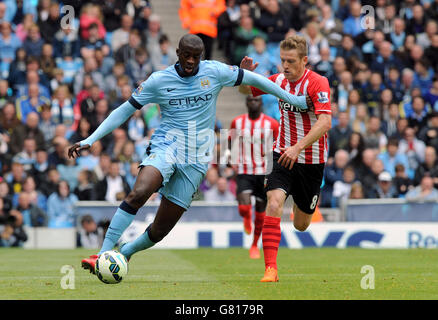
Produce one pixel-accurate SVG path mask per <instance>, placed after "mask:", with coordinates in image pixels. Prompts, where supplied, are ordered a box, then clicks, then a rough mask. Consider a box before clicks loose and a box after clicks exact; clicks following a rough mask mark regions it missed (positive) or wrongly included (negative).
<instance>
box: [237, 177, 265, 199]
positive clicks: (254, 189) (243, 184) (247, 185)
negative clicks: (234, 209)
mask: <svg viewBox="0 0 438 320" xmlns="http://www.w3.org/2000/svg"><path fill="white" fill-rule="evenodd" d="M236 183H237V194H239V193H242V192H248V193H251V194H252V195H254V196H255V197H256V198H259V199H261V200H264V201H266V191H265V176H264V175H252V174H238V175H237V176H236Z"/></svg>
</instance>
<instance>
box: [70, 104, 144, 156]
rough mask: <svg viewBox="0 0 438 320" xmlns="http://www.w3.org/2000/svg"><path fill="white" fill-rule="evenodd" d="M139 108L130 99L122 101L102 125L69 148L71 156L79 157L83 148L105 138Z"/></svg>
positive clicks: (87, 147)
mask: <svg viewBox="0 0 438 320" xmlns="http://www.w3.org/2000/svg"><path fill="white" fill-rule="evenodd" d="M135 111H137V109H136V108H135V107H134V106H133V105H132V104H130V103H129V102H128V101H126V102H124V103H122V104H121V105H120V106H119V107H118V108H116V109H115V110H114V111H113V112H111V113H110V115H109V116H108V117H107V118H106V119H105V120H104V121H103V122H102V123H101V124H100V126H99V127H98V128H97V129H96V130H95V131H94V132H93V133H92V134H91V135H90V136H89V137H88V138H87V139H85V140H82V141H80V142H78V143H75V144H74V145H73V146H71V147H70V149H69V150H68V156H69V158H75V157H78V156H79V155H80V154H79V152H80V151H81V150H85V149H89V148H90V147H91V146H92V145H93V143H94V142H96V141H97V140H99V139H101V138H103V137H104V136H106V135H107V134H108V133H110V132H112V131H113V130H114V129H116V128H118V127H119V126H120V125H121V124H122V123H124V122H125V121H126V120H128V119H129V117H131V116H132V115H133V114H134V112H135Z"/></svg>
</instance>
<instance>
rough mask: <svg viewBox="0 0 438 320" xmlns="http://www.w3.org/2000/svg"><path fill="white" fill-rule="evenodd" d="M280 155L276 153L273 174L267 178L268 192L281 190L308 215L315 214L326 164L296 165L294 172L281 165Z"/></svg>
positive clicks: (293, 168)
mask: <svg viewBox="0 0 438 320" xmlns="http://www.w3.org/2000/svg"><path fill="white" fill-rule="evenodd" d="M279 158H280V154H279V153H277V152H274V157H273V161H274V163H273V166H272V172H271V173H270V174H269V175H268V176H267V178H268V181H267V183H266V192H267V191H270V190H275V189H281V190H283V191H284V192H285V193H286V197H288V196H289V195H291V196H292V197H293V198H294V202H295V204H296V205H297V206H298V208H299V209H300V210H301V211H303V212H305V213H308V214H313V212H315V207H316V204H317V203H318V199H319V192H320V191H321V182H322V178H323V174H324V165H325V164H324V163H321V164H302V163H294V166H293V167H292V170H289V169H287V168H285V167H283V166H282V165H281V164H279V163H278V162H277V161H278V159H279Z"/></svg>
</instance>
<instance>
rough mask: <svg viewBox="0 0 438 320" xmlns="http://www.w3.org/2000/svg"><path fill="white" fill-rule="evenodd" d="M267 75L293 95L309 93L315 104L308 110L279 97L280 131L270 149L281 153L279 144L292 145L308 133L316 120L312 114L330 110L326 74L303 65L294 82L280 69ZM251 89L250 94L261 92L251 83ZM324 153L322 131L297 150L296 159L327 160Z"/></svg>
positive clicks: (305, 162) (325, 137)
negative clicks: (304, 67) (318, 72)
mask: <svg viewBox="0 0 438 320" xmlns="http://www.w3.org/2000/svg"><path fill="white" fill-rule="evenodd" d="M269 79H270V80H271V81H273V82H275V83H276V84H278V85H279V86H280V87H281V88H283V89H284V90H286V91H288V92H290V93H292V94H294V95H309V97H310V98H311V99H312V102H313V105H314V107H315V108H314V110H312V111H309V110H300V109H299V108H297V107H295V106H293V105H290V104H289V103H287V102H284V101H283V100H279V102H278V106H279V108H280V112H281V118H280V134H279V135H278V137H277V140H276V141H275V143H274V151H275V152H278V153H282V152H281V151H280V148H287V147H290V146H293V145H295V144H296V143H297V142H298V141H300V140H301V139H302V138H304V136H305V135H307V133H309V131H310V129H311V128H312V126H313V125H314V124H315V122H316V120H317V117H316V115H318V114H321V113H328V114H331V113H332V111H331V106H330V86H329V83H328V80H327V78H326V77H323V76H321V75H319V74H317V73H316V72H314V71H311V70H308V69H306V70H305V72H304V74H303V76H302V77H301V78H300V79H299V80H297V81H295V82H291V81H289V80H287V79H286V77H285V75H284V74H283V73H277V74H274V75H272V76H270V77H269ZM251 90H252V94H253V95H254V96H258V95H261V94H264V92H263V91H261V90H259V89H257V88H254V87H251ZM327 155H328V147H327V133H326V134H324V135H323V136H322V137H321V138H320V139H319V140H318V141H315V142H314V143H313V144H312V145H311V146H309V147H307V148H306V149H304V150H303V151H301V153H300V154H299V156H298V159H297V163H303V164H319V163H325V162H326V161H327Z"/></svg>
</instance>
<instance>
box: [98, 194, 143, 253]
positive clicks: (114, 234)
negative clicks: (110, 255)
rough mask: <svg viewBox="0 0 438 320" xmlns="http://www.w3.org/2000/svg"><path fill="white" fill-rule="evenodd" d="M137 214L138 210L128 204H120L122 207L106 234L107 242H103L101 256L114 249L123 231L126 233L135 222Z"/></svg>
mask: <svg viewBox="0 0 438 320" xmlns="http://www.w3.org/2000/svg"><path fill="white" fill-rule="evenodd" d="M130 212H131V213H130ZM136 212H137V210H135V209H133V208H132V207H131V206H129V205H128V204H127V203H126V202H124V201H123V202H122V204H120V207H119V208H118V209H117V211H116V213H115V214H114V217H113V218H112V219H111V223H110V225H109V227H108V230H107V232H106V235H105V240H104V241H103V244H102V248H101V249H100V251H99V254H101V253H102V252H105V251H108V250H112V249H113V248H114V246H115V245H116V243H117V241H118V240H119V239H120V237H121V235H122V233H123V231H125V230H126V228H128V227H129V225H130V224H131V222H132V220H134V217H135V213H136Z"/></svg>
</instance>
